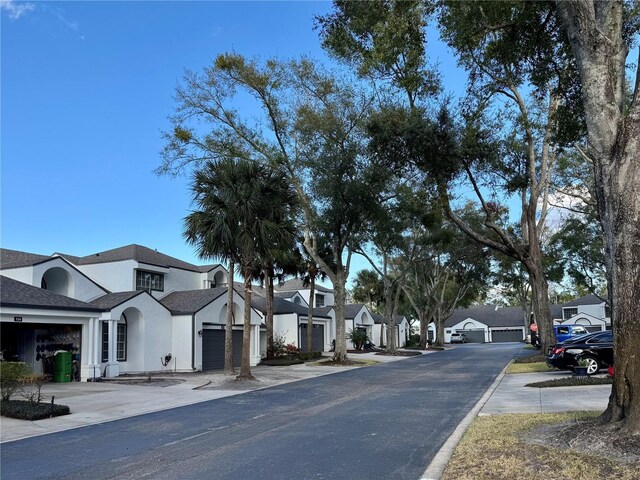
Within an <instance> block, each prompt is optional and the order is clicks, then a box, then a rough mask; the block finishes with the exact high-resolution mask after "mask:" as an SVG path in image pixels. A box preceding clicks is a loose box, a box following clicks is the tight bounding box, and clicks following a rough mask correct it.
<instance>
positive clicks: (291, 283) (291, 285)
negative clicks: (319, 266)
mask: <svg viewBox="0 0 640 480" xmlns="http://www.w3.org/2000/svg"><path fill="white" fill-rule="evenodd" d="M273 288H274V289H275V290H276V291H278V292H288V291H295V290H309V286H308V285H307V286H305V285H304V283H303V282H302V280H301V279H299V278H292V279H291V280H287V281H286V282H284V283H283V284H282V285H274V287H273ZM315 289H316V291H318V292H325V293H333V290H331V289H330V288H327V287H324V286H322V285H318V284H317V283H316V286H315Z"/></svg>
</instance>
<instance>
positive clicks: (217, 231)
mask: <svg viewBox="0 0 640 480" xmlns="http://www.w3.org/2000/svg"><path fill="white" fill-rule="evenodd" d="M211 170H212V167H210V166H209V165H208V166H207V168H205V169H203V170H200V171H197V172H196V173H195V174H194V178H193V182H192V185H191V190H192V193H193V201H194V203H196V204H197V205H198V207H199V209H200V210H195V211H193V212H191V213H190V214H189V215H188V216H187V217H186V218H185V219H184V232H183V235H184V237H185V238H186V240H187V242H188V243H189V244H191V245H195V246H196V249H197V252H198V255H199V256H200V257H201V258H219V259H223V260H227V261H228V263H229V281H228V282H227V292H228V293H227V315H226V321H225V323H226V325H225V339H224V371H225V373H226V374H229V375H232V374H234V373H235V370H234V367H233V336H232V335H233V333H232V329H233V290H234V288H233V275H234V272H235V266H236V264H237V263H238V259H239V257H238V245H237V237H238V233H239V224H238V222H237V212H234V211H233V207H234V205H235V204H234V200H233V195H232V194H231V192H232V190H233V185H232V184H231V183H230V182H229V180H230V178H231V177H232V174H233V171H232V168H231V165H229V163H226V162H221V163H220V164H218V165H217V166H216V175H210V174H211V173H212V171H211Z"/></svg>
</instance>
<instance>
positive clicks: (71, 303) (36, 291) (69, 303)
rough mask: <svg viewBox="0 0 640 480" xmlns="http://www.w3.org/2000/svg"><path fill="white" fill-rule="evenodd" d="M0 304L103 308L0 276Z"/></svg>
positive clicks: (62, 307)
mask: <svg viewBox="0 0 640 480" xmlns="http://www.w3.org/2000/svg"><path fill="white" fill-rule="evenodd" d="M0 304H2V305H5V306H14V307H27V308H51V309H58V310H80V311H89V312H102V311H103V309H102V308H100V307H98V306H96V305H92V304H90V303H85V302H81V301H80V300H76V299H75V298H70V297H66V296H64V295H60V294H57V293H53V292H50V291H48V290H44V289H42V288H38V287H34V286H33V285H28V284H26V283H22V282H19V281H17V280H14V279H13V278H9V277H5V276H0Z"/></svg>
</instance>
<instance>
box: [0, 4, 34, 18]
mask: <svg viewBox="0 0 640 480" xmlns="http://www.w3.org/2000/svg"><path fill="white" fill-rule="evenodd" d="M35 8H36V6H35V5H34V4H33V3H28V2H26V3H25V2H19V3H16V2H14V1H13V0H0V9H2V11H3V12H7V15H9V18H10V19H11V20H18V19H19V18H20V17H21V16H22V15H24V14H25V13H27V12H31V11H33V10H35Z"/></svg>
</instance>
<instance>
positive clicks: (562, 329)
mask: <svg viewBox="0 0 640 480" xmlns="http://www.w3.org/2000/svg"><path fill="white" fill-rule="evenodd" d="M568 333H569V327H558V334H559V335H566V334H568Z"/></svg>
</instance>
